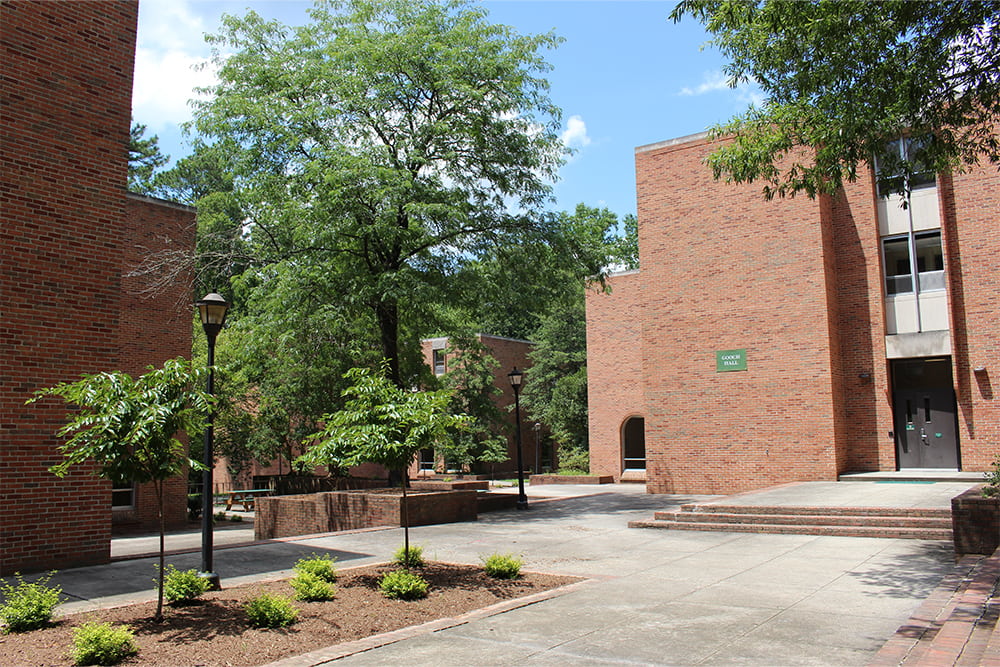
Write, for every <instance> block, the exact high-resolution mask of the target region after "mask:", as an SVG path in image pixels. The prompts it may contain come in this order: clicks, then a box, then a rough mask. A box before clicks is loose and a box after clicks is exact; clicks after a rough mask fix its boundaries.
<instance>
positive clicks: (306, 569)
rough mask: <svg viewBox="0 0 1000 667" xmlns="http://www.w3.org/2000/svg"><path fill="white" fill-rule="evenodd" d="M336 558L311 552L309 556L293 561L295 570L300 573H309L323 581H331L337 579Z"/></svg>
mask: <svg viewBox="0 0 1000 667" xmlns="http://www.w3.org/2000/svg"><path fill="white" fill-rule="evenodd" d="M336 562H337V559H336V558H330V556H329V555H326V554H324V555H322V556H317V555H316V554H313V555H312V556H311V557H310V558H301V559H299V560H297V561H296V562H295V566H294V567H295V571H296V572H297V573H299V574H300V575H301V574H311V575H313V576H315V577H319V578H320V579H322V580H323V581H328V582H330V583H333V582H335V581H336V580H337V565H336Z"/></svg>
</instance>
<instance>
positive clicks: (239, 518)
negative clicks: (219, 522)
mask: <svg viewBox="0 0 1000 667" xmlns="http://www.w3.org/2000/svg"><path fill="white" fill-rule="evenodd" d="M229 520H230V521H232V522H233V523H240V522H242V521H243V515H242V514H234V515H232V516H231V517H229Z"/></svg>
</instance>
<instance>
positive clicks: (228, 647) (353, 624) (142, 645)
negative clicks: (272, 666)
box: [0, 563, 579, 667]
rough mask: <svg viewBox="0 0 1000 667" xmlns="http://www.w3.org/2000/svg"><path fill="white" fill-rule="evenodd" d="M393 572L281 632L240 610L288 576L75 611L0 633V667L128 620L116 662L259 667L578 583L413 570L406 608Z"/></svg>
mask: <svg viewBox="0 0 1000 667" xmlns="http://www.w3.org/2000/svg"><path fill="white" fill-rule="evenodd" d="M391 569H394V567H393V566H390V565H377V566H369V567H361V568H354V569H351V570H344V571H342V572H341V573H340V576H339V578H338V580H337V584H336V586H337V597H336V598H335V599H334V600H332V601H329V602H298V601H296V602H295V605H296V606H297V607H298V608H299V609H300V612H299V620H298V622H296V623H295V624H294V625H292V626H290V627H288V628H285V629H281V630H258V629H254V628H251V627H250V626H249V623H248V622H247V619H246V615H245V613H244V612H243V604H244V602H246V600H248V599H250V598H252V597H256V596H257V595H260V594H261V593H272V594H275V593H277V594H281V595H288V596H292V595H294V593H293V591H292V588H291V586H290V585H289V583H288V581H287V580H283V581H272V582H262V583H256V584H248V585H246V586H239V587H234V588H228V589H225V590H222V591H216V592H211V593H207V594H205V595H204V596H203V597H202V598H201V601H199V602H197V603H195V604H192V605H188V606H182V607H171V606H165V607H164V616H165V618H164V620H163V622H162V623H154V622H153V621H152V617H153V614H154V612H155V611H156V603H155V602H150V603H142V604H135V605H128V606H124V607H117V608H113V609H105V610H101V611H94V612H86V613H81V614H74V615H72V616H65V617H62V618H60V619H58V620H57V621H56V622H55V623H54V625H52V626H51V627H48V628H44V629H42V630H35V631H33V632H28V633H21V634H9V635H0V665H4V667H14V666H21V665H24V666H29V665H30V666H39V667H47V666H52V665H72V664H73V663H72V660H71V659H70V658H69V657H68V654H69V650H70V647H71V646H72V631H73V628H74V627H76V626H78V625H80V624H81V623H84V622H86V621H102V622H104V621H107V622H111V623H114V624H120V623H125V624H127V625H129V626H130V627H131V628H132V629H133V630H134V631H135V634H136V639H137V642H138V644H139V654H138V655H137V656H134V657H132V658H129V659H128V660H126V661H125V662H122V663H120V664H122V665H129V666H133V665H134V666H138V665H171V666H174V665H191V666H199V667H200V666H204V667H212V666H216V665H217V666H220V667H223V666H225V667H229V666H232V665H263V664H267V663H269V662H272V661H275V660H279V659H281V658H286V657H289V656H294V655H300V654H303V653H308V652H309V651H315V650H317V649H320V648H324V647H327V646H332V645H334V644H340V643H343V642H347V641H352V640H355V639H361V638H363V637H368V636H371V635H376V634H380V633H383V632H389V631H392V630H398V629H400V628H405V627H409V626H412V625H418V624H421V623H425V622H427V621H432V620H436V619H440V618H447V617H451V616H457V615H460V614H463V613H466V612H470V611H473V610H476V609H481V608H483V607H487V606H489V605H492V604H494V603H497V602H500V601H503V600H509V599H512V598H518V597H523V596H525V595H531V594H532V593H538V592H541V591H545V590H549V589H552V588H557V587H560V586H564V585H567V584H570V583H573V582H576V581H579V579H578V578H576V577H567V576H557V575H547V574H538V573H523V574H522V575H521V576H520V577H519V578H518V579H515V580H510V581H505V580H498V579H493V578H491V577H489V576H487V575H486V574H485V573H484V572H483V571H482V568H480V567H475V566H469V565H454V564H446V563H428V564H427V565H426V566H425V567H423V568H421V569H420V570H419V572H420V574H421V575H422V576H423V577H424V578H425V579H427V581H428V582H429V583H430V591H429V594H428V597H426V598H424V599H422V600H414V601H409V602H407V601H401V600H390V599H387V598H385V597H384V596H383V595H382V593H381V591H379V588H378V581H379V578H380V576H381V575H382V574H383V573H384V572H387V571H389V570H391Z"/></svg>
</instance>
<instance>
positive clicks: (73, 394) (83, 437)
mask: <svg viewBox="0 0 1000 667" xmlns="http://www.w3.org/2000/svg"><path fill="white" fill-rule="evenodd" d="M204 372H205V371H204V369H195V368H194V367H193V366H192V364H191V362H189V361H187V360H185V359H170V360H168V361H166V362H165V363H164V365H163V367H162V368H159V369H155V368H152V367H151V368H150V370H149V371H148V372H147V373H145V374H144V375H141V376H140V377H138V378H134V379H133V378H132V377H131V376H129V375H128V374H126V373H122V372H120V371H115V372H106V373H97V374H95V375H86V376H84V377H82V378H81V379H80V380H78V381H76V382H72V383H62V384H59V385H56V386H55V387H52V388H50V389H42V390H40V391H38V392H36V394H35V398H33V399H31V400H30V401H29V403H33V402H35V401H38V400H41V399H42V398H43V397H45V396H59V397H61V398H62V399H63V400H65V401H66V402H67V403H69V404H71V405H73V406H75V407H76V408H78V410H77V411H76V412H74V413H72V414H70V415H68V417H67V419H68V421H67V423H66V425H65V426H63V427H62V428H61V429H59V432H58V435H60V436H62V437H66V438H67V440H66V442H65V443H64V444H63V445H61V446H60V450H61V451H62V453H63V457H64V458H63V460H62V461H61V462H60V463H58V464H56V465H54V466H52V468H50V470H51V471H52V472H53V473H54V474H56V475H58V476H60V477H62V476H64V475H65V474H66V473H67V471H68V470H69V468H70V467H71V466H73V465H76V464H80V463H84V462H85V461H88V460H91V459H92V460H94V461H95V462H96V463H97V464H98V466H99V473H100V474H101V475H102V476H104V477H107V478H109V479H111V480H114V481H127V482H140V483H144V482H151V481H154V480H164V479H167V478H169V477H172V476H174V475H178V474H180V473H181V472H182V471H183V470H184V467H185V465H191V466H193V467H195V468H200V467H201V465H200V464H199V463H197V462H195V461H192V460H190V459H189V458H188V456H187V454H186V450H185V446H184V444H183V443H182V442H180V440H178V439H177V435H178V434H179V433H180V432H183V431H187V432H198V431H200V430H201V429H202V428H203V425H204V423H205V417H206V416H207V414H208V411H209V409H210V407H211V404H212V398H211V397H210V396H209V395H208V394H206V393H205V392H204V391H202V390H201V389H200V388H198V385H199V384H200V383H201V382H202V381H203V380H202V379H203V377H204Z"/></svg>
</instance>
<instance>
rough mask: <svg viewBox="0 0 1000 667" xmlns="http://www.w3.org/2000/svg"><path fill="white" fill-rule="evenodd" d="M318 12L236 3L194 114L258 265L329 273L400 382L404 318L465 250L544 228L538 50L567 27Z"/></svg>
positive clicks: (380, 12) (405, 0) (545, 133)
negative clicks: (544, 30) (292, 17)
mask: <svg viewBox="0 0 1000 667" xmlns="http://www.w3.org/2000/svg"><path fill="white" fill-rule="evenodd" d="M310 15H311V17H312V23H311V24H309V25H307V26H304V27H300V28H288V27H285V26H282V25H280V24H279V23H277V22H273V21H271V22H269V21H265V20H263V19H262V18H261V17H260V16H258V15H257V14H255V13H254V12H249V13H247V15H246V16H244V17H242V18H239V17H234V16H227V17H225V18H224V20H223V31H222V33H221V34H220V35H216V36H214V37H212V38H211V41H212V42H213V43H214V44H215V47H216V49H217V52H216V60H217V62H218V65H219V81H220V82H219V84H218V85H216V86H213V87H212V88H211V89H210V92H211V93H212V99H211V100H208V101H201V102H195V122H194V126H195V127H196V128H197V130H198V131H199V132H200V133H201V134H202V135H203V136H204V137H206V138H211V139H213V140H214V143H213V146H216V147H217V149H218V151H219V152H220V154H221V155H224V156H225V161H226V170H227V171H228V172H229V173H232V174H233V175H234V192H235V194H236V196H237V199H238V200H239V202H240V205H241V209H242V210H243V212H244V214H245V215H246V218H245V220H244V230H245V232H246V241H247V247H248V248H249V249H250V251H251V252H252V253H253V255H254V263H253V264H252V269H253V270H254V271H263V272H264V273H266V274H267V275H268V276H271V275H276V276H278V277H280V278H282V279H285V280H288V281H291V282H292V283H294V284H296V285H299V286H302V288H303V289H308V288H309V285H310V284H311V283H312V282H313V280H314V279H316V278H317V277H319V278H320V279H322V280H323V281H330V282H334V283H336V284H337V287H338V290H339V295H340V296H339V300H340V302H341V303H344V304H347V305H350V306H351V307H353V308H354V309H355V310H358V311H360V310H364V311H366V313H367V317H368V318H370V321H371V322H372V323H373V326H374V327H375V328H376V330H377V331H378V340H377V344H378V347H379V350H380V351H381V354H382V356H383V357H384V358H385V359H387V360H388V364H389V377H390V378H391V379H392V380H393V382H395V383H396V384H397V385H398V386H403V385H405V384H407V383H406V382H405V381H404V377H403V374H402V372H401V370H400V360H401V356H402V350H401V347H402V345H403V344H402V343H401V337H402V335H403V334H402V332H403V331H404V330H405V329H406V327H407V326H408V325H407V323H406V318H407V317H408V314H409V313H410V312H413V311H414V310H419V309H420V308H421V307H422V304H426V303H428V302H429V301H433V299H434V297H435V295H436V294H438V293H439V292H438V289H439V287H440V285H441V283H442V282H444V281H446V279H447V278H448V277H449V275H450V272H451V270H452V269H453V267H454V266H455V264H456V263H457V262H460V261H462V260H463V259H464V258H465V257H468V256H474V255H476V254H477V253H478V252H479V251H480V250H481V249H482V248H483V247H484V245H486V244H489V243H497V242H504V243H516V242H517V241H518V240H519V239H522V238H523V237H524V236H525V235H527V234H530V233H532V232H535V231H537V230H538V229H539V227H540V226H541V221H540V220H539V219H538V218H537V217H533V215H532V214H533V213H534V212H535V211H537V210H538V208H539V207H540V206H541V205H542V204H543V203H544V202H545V201H546V200H547V198H548V197H549V193H550V185H549V182H550V181H551V180H552V179H553V178H554V177H555V172H556V169H557V168H558V166H559V165H560V164H561V161H562V155H563V151H564V149H563V147H562V144H561V142H560V141H559V138H558V136H557V133H558V129H559V111H558V109H557V108H556V107H554V106H553V105H552V103H551V102H550V100H549V98H548V96H547V88H548V84H547V82H546V81H545V80H544V79H543V78H541V74H542V73H544V72H545V71H546V70H547V69H548V65H547V63H546V62H545V61H544V59H543V58H542V57H541V56H540V55H539V53H538V52H539V51H540V50H541V49H544V48H550V47H552V46H554V45H555V44H556V43H557V42H558V40H557V39H556V38H555V37H554V36H553V35H551V34H545V35H539V36H521V35H518V34H516V33H515V32H514V31H513V30H512V29H510V28H508V27H505V26H498V25H493V24H490V23H488V22H487V21H486V20H485V11H484V10H482V9H480V8H477V7H475V6H473V5H471V4H469V3H467V2H464V1H462V0H447V1H445V2H434V1H432V0H419V1H414V0H378V1H369V0H347V1H344V2H318V3H317V5H316V7H315V8H314V9H313V10H312V11H311V12H310ZM230 53H231V55H228V54H230ZM224 54H226V55H224ZM276 266H277V267H280V268H277V269H275V267H276ZM257 282H258V284H261V285H264V280H263V279H258V280H257ZM272 287H273V282H270V281H268V282H267V284H266V285H265V286H264V288H265V289H271V288H272ZM357 317H359V318H360V317H361V315H358V316H357Z"/></svg>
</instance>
